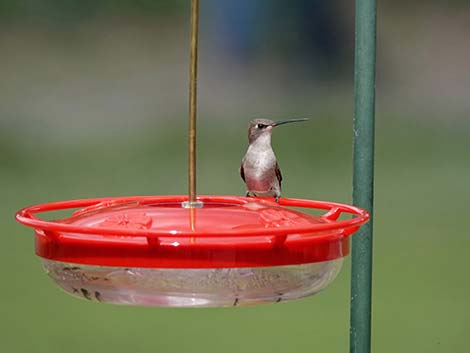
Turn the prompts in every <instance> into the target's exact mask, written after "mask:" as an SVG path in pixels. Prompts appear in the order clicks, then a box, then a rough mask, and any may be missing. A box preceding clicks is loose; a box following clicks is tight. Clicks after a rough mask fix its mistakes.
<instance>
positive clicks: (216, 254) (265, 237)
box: [16, 196, 369, 268]
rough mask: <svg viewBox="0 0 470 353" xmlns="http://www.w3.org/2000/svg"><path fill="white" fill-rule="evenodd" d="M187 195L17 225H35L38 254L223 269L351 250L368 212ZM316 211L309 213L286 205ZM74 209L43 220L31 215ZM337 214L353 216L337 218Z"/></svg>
mask: <svg viewBox="0 0 470 353" xmlns="http://www.w3.org/2000/svg"><path fill="white" fill-rule="evenodd" d="M187 199H188V198H187V196H136V197H117V198H101V199H88V200H72V201H63V202H53V203H47V204H41V205H36V206H31V207H27V208H24V209H22V210H20V211H19V212H18V213H17V215H16V219H17V220H18V222H20V223H22V224H25V225H27V226H30V227H33V228H35V234H36V254H37V255H39V256H41V257H43V258H46V259H50V260H56V261H62V262H68V263H77V264H87V265H98V266H119V267H150V268H223V267H262V266H280V265H294V264H304V263H311V262H319V261H327V260H333V259H337V258H340V257H343V256H346V255H347V254H348V253H349V239H348V237H349V236H350V235H351V234H352V233H354V232H355V231H356V230H357V229H358V228H359V227H360V226H361V225H362V224H364V223H365V222H367V220H368V219H369V214H368V213H367V211H365V210H363V209H360V208H358V207H353V206H348V205H343V204H338V203H332V202H323V201H312V200H302V199H288V198H281V199H280V201H279V204H277V203H275V202H273V200H272V199H267V198H250V197H234V196H200V197H198V200H199V201H202V203H203V204H202V207H201V208H184V207H182V202H184V201H187ZM284 206H290V207H300V208H309V209H317V210H318V209H320V210H325V211H326V212H325V213H324V214H323V215H322V216H319V217H317V216H312V215H309V214H306V213H302V212H299V211H297V210H295V209H292V208H289V207H284ZM74 208H75V209H76V208H78V210H76V211H75V212H73V213H72V215H71V217H69V218H66V219H60V220H53V221H46V220H41V219H38V218H37V217H36V216H35V214H37V213H41V212H48V211H57V210H65V209H74ZM342 213H347V214H351V215H353V216H354V217H353V218H350V219H347V220H340V221H339V220H338V218H339V216H340V215H341V214H342Z"/></svg>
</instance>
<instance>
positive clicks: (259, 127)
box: [258, 124, 266, 129]
mask: <svg viewBox="0 0 470 353" xmlns="http://www.w3.org/2000/svg"><path fill="white" fill-rule="evenodd" d="M264 127H266V125H263V124H258V129H262V128H264Z"/></svg>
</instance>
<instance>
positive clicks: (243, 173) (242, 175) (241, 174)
mask: <svg viewBox="0 0 470 353" xmlns="http://www.w3.org/2000/svg"><path fill="white" fill-rule="evenodd" d="M240 176H241V177H242V179H243V181H244V182H245V183H246V180H245V170H244V169H243V162H242V164H241V166H240Z"/></svg>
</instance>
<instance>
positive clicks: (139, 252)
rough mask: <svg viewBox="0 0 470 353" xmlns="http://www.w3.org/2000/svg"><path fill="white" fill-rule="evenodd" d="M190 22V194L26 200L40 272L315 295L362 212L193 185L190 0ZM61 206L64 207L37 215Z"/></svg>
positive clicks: (212, 299) (260, 295)
mask: <svg viewBox="0 0 470 353" xmlns="http://www.w3.org/2000/svg"><path fill="white" fill-rule="evenodd" d="M191 23H192V26H191V60H190V62H191V65H190V105H189V106H190V109H189V110H190V114H189V115H190V119H189V121H190V124H189V125H190V127H189V168H188V170H189V173H188V176H189V178H188V179H189V193H188V195H187V196H136V197H114V198H113V197H110V198H99V199H86V200H72V201H63V202H53V203H47V204H41V205H35V206H31V207H27V208H24V209H22V210H20V211H19V212H18V213H17V215H16V218H17V220H18V222H20V223H22V224H24V225H27V226H30V227H33V228H34V233H35V243H36V254H37V255H38V256H40V257H41V258H42V261H43V265H44V268H45V271H46V272H47V273H48V275H49V276H50V277H51V278H52V279H53V280H54V281H55V283H57V284H58V285H59V286H60V287H61V288H62V289H64V290H65V291H66V292H68V293H70V294H72V295H74V296H77V297H81V298H84V299H88V300H93V301H98V302H104V303H115V304H128V305H145V306H167V307H195V306H197V307H209V306H238V305H253V304H258V303H267V302H280V301H287V300H292V299H297V298H301V297H305V296H309V295H313V294H315V293H317V292H318V291H320V290H322V289H324V288H325V287H326V286H328V285H329V284H330V283H331V282H332V281H333V280H334V279H335V277H336V276H337V274H338V273H339V271H340V269H341V266H342V263H343V258H344V257H345V256H346V255H348V253H349V237H350V236H351V235H352V234H353V233H354V232H355V231H357V230H358V229H359V227H360V226H361V225H362V224H364V223H365V222H367V220H368V219H369V214H368V212H367V211H365V210H363V209H360V208H358V207H354V206H349V205H343V204H338V203H333V202H322V201H313V200H303V199H290V198H280V199H279V202H275V200H274V199H273V198H267V197H237V196H197V195H196V178H195V170H196V168H195V163H196V159H195V149H196V139H195V137H196V134H195V131H196V73H197V31H198V0H192V7H191ZM298 208H305V209H313V210H321V211H322V212H323V214H322V215H320V216H313V215H311V214H308V213H303V212H300V211H298ZM59 210H71V211H70V215H69V216H68V217H66V218H62V219H56V220H44V219H42V218H39V217H38V214H40V213H45V212H51V211H59ZM341 215H350V216H352V217H350V218H348V219H342V220H340V216H341Z"/></svg>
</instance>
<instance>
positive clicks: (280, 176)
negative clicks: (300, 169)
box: [276, 162, 282, 187]
mask: <svg viewBox="0 0 470 353" xmlns="http://www.w3.org/2000/svg"><path fill="white" fill-rule="evenodd" d="M276 177H277V180H278V181H279V187H281V182H282V174H281V169H279V164H277V162H276Z"/></svg>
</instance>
